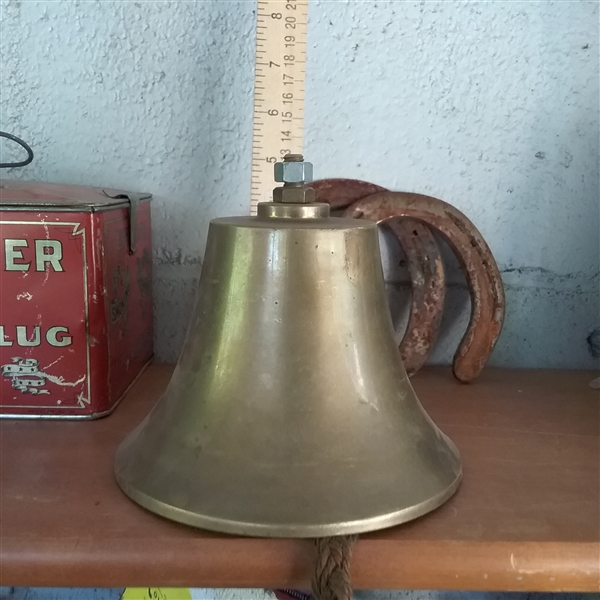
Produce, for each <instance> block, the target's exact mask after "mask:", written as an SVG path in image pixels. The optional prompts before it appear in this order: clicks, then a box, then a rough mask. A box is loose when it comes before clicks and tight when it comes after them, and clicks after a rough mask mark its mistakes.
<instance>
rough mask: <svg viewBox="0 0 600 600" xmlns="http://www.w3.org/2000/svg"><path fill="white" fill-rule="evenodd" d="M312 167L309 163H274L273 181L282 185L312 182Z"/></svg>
mask: <svg viewBox="0 0 600 600" xmlns="http://www.w3.org/2000/svg"><path fill="white" fill-rule="evenodd" d="M312 178H313V166H312V163H309V162H304V161H302V162H279V163H275V181H278V182H283V183H305V182H307V181H312Z"/></svg>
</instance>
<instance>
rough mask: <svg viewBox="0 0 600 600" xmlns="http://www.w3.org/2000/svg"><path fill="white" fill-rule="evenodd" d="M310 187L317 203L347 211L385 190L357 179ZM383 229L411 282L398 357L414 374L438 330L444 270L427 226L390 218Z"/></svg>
mask: <svg viewBox="0 0 600 600" xmlns="http://www.w3.org/2000/svg"><path fill="white" fill-rule="evenodd" d="M311 187H312V188H314V190H315V191H316V193H317V201H319V202H327V203H328V204H329V205H330V206H331V208H332V209H342V208H346V207H348V206H350V205H351V204H352V203H354V202H356V201H358V200H361V199H362V198H365V197H366V196H371V195H372V194H375V193H378V192H386V191H387V190H386V189H385V188H382V187H380V186H378V185H375V184H373V183H369V182H367V181H359V180H356V179H323V180H321V181H315V182H313V183H312V184H311ZM366 218H369V217H368V216H366ZM374 220H376V219H374ZM384 226H385V227H386V228H387V229H389V230H390V232H391V233H392V234H393V235H394V237H395V238H396V240H397V241H398V243H399V244H400V246H401V248H402V249H403V250H404V253H405V255H406V259H407V267H408V271H409V274H410V278H411V282H412V299H411V307H410V314H409V318H408V324H407V327H406V331H405V333H404V336H403V338H402V342H401V343H400V354H401V356H402V362H403V363H404V367H405V368H406V371H407V373H408V374H409V375H413V374H414V373H416V372H417V371H418V370H419V369H420V368H421V367H422V366H423V364H424V363H425V361H426V360H427V357H428V356H429V353H430V352H431V349H432V348H433V345H434V344H435V341H436V339H437V334H438V332H439V329H440V324H441V319H442V310H443V306H444V295H445V276H444V267H443V264H442V257H441V256H440V252H439V249H438V246H437V244H436V242H435V239H434V237H433V235H432V233H431V231H430V230H429V228H428V227H427V226H426V225H423V224H422V223H421V222H420V221H416V220H413V219H390V220H388V221H386V222H385V223H384Z"/></svg>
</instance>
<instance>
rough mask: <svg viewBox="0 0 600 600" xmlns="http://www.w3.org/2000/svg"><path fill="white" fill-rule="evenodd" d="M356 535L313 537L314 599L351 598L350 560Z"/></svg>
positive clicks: (343, 599) (340, 599)
mask: <svg viewBox="0 0 600 600" xmlns="http://www.w3.org/2000/svg"><path fill="white" fill-rule="evenodd" d="M357 539H358V536H357V535H340V536H335V537H323V538H316V539H315V547H316V550H317V559H316V561H315V570H314V574H313V580H312V591H313V594H314V595H315V598H316V600H352V585H351V582H350V560H351V558H352V547H353V545H354V542H356V540H357Z"/></svg>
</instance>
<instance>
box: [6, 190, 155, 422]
mask: <svg viewBox="0 0 600 600" xmlns="http://www.w3.org/2000/svg"><path fill="white" fill-rule="evenodd" d="M150 199H151V195H150V194H132V193H130V192H122V191H118V190H103V189H99V188H91V187H79V186H67V185H56V184H49V183H33V182H22V181H8V180H0V237H1V238H2V239H1V246H0V284H1V285H0V416H2V417H37V418H40V417H42V418H81V419H93V418H97V417H101V416H104V415H107V414H108V413H110V412H111V411H112V410H113V409H114V408H115V406H116V405H117V403H118V402H119V400H120V399H121V398H122V397H123V395H124V394H125V392H126V391H127V389H128V388H129V386H130V385H131V384H132V383H133V381H134V380H135V379H136V377H137V376H138V375H139V374H140V373H141V372H142V370H143V369H144V367H145V366H146V365H147V364H148V362H149V361H150V359H151V358H152V250H151V231H150V225H151V221H150V202H149V200H150Z"/></svg>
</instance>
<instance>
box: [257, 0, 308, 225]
mask: <svg viewBox="0 0 600 600" xmlns="http://www.w3.org/2000/svg"><path fill="white" fill-rule="evenodd" d="M307 21H308V0H287V1H286V0H258V6H257V22H256V71H255V75H254V119H253V136H252V188H251V195H250V203H251V208H250V210H251V214H253V215H254V214H256V205H257V204H258V203H259V202H269V201H271V200H272V191H273V187H274V185H275V184H274V183H273V163H274V162H277V161H281V159H282V158H283V157H284V156H285V155H286V154H289V153H292V154H301V153H302V131H303V123H304V81H305V77H306V30H307Z"/></svg>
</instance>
